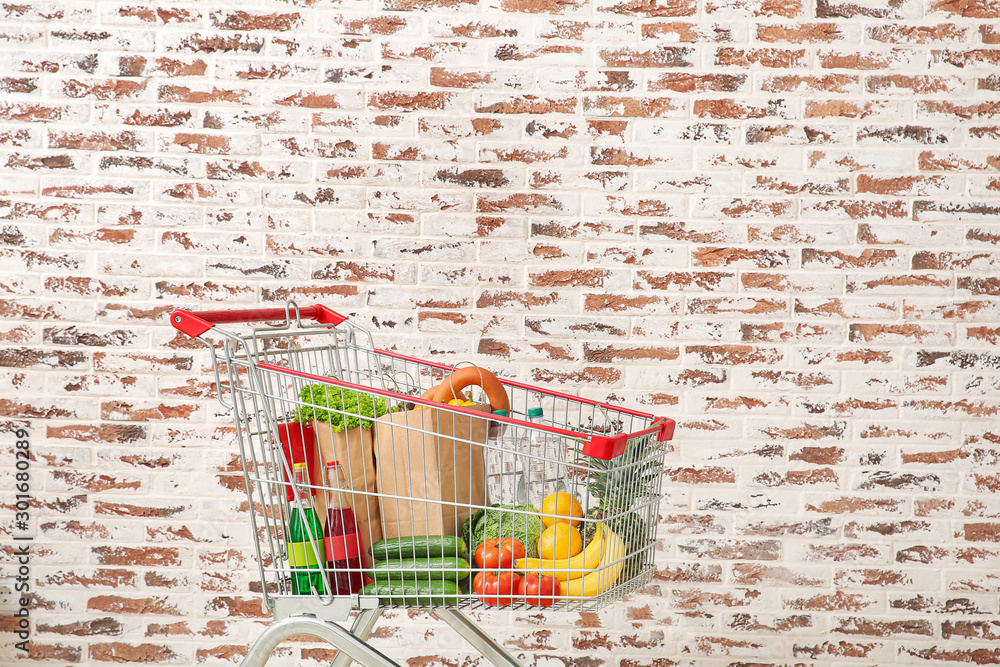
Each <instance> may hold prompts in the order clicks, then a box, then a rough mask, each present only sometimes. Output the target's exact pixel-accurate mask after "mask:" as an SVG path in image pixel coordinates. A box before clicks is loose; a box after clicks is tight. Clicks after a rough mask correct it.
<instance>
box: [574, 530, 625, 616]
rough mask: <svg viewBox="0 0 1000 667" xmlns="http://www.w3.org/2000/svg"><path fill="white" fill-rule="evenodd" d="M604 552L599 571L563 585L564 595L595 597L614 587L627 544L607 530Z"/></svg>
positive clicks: (598, 566) (605, 531) (598, 567)
mask: <svg viewBox="0 0 1000 667" xmlns="http://www.w3.org/2000/svg"><path fill="white" fill-rule="evenodd" d="M603 546H604V552H603V553H602V554H601V562H600V563H598V565H597V569H596V570H594V571H593V572H588V573H587V574H585V575H584V576H583V577H581V578H579V579H572V580H570V581H567V582H565V583H564V584H563V585H562V593H563V595H564V596H566V597H568V598H571V599H572V598H578V597H594V596H597V595H600V594H602V593H603V592H604V591H606V590H608V589H609V588H611V587H612V586H614V584H615V582H616V581H617V580H618V575H619V574H621V571H622V565H624V560H623V559H624V558H625V542H624V541H623V540H622V538H620V537H619V536H618V535H617V534H616V533H615V532H614V531H612V530H610V529H607V528H605V530H604V540H603Z"/></svg>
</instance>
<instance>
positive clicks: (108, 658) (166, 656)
mask: <svg viewBox="0 0 1000 667" xmlns="http://www.w3.org/2000/svg"><path fill="white" fill-rule="evenodd" d="M174 648H177V647H176V646H175V647H174ZM90 658H91V659H92V660H95V661H98V662H129V663H152V664H164V663H170V662H177V661H179V660H183V659H184V658H183V656H182V655H180V654H178V653H176V652H175V651H174V650H173V649H172V648H171V647H169V646H162V645H159V644H139V645H138V646H136V645H133V644H126V643H124V642H106V643H96V644H92V645H91V646H90Z"/></svg>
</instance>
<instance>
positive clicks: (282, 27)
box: [209, 11, 305, 32]
mask: <svg viewBox="0 0 1000 667" xmlns="http://www.w3.org/2000/svg"><path fill="white" fill-rule="evenodd" d="M209 19H210V21H211V24H212V27H214V28H219V29H220V30H244V31H253V30H267V31H270V32H284V31H287V30H293V29H295V28H301V27H302V26H303V25H304V23H305V22H304V21H303V19H302V16H301V15H300V14H299V13H298V12H294V13H289V14H266V13H263V12H245V11H231V12H222V11H216V12H212V13H211V14H209Z"/></svg>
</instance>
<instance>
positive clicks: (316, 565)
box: [287, 463, 329, 595]
mask: <svg viewBox="0 0 1000 667" xmlns="http://www.w3.org/2000/svg"><path fill="white" fill-rule="evenodd" d="M293 470H294V473H295V485H296V487H295V488H296V490H295V493H296V500H293V501H292V504H291V512H290V513H291V517H290V518H289V519H288V544H287V547H288V564H289V565H290V566H291V568H292V593H293V594H294V595H311V594H312V592H313V589H315V590H316V591H317V592H318V593H320V594H325V593H328V592H329V588H328V587H327V584H326V577H324V576H323V569H322V568H323V566H322V565H321V564H324V563H326V547H325V546H324V544H323V524H321V523H320V521H319V517H318V516H317V515H316V510H315V509H313V504H312V494H311V493H310V492H309V489H307V488H305V487H306V484H307V481H306V474H307V465H306V464H305V463H296V464H295V467H294V468H293ZM300 505H301V507H302V509H301V510H300V509H299V506H300Z"/></svg>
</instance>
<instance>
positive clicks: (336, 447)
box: [312, 421, 382, 565]
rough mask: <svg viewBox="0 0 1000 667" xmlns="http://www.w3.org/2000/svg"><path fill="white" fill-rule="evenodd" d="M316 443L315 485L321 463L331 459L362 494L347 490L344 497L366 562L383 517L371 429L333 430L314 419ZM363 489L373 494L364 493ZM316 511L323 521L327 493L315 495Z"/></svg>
mask: <svg viewBox="0 0 1000 667" xmlns="http://www.w3.org/2000/svg"><path fill="white" fill-rule="evenodd" d="M313 425H314V428H315V430H316V442H317V444H318V445H319V451H320V458H321V459H322V460H321V461H317V462H316V464H315V470H314V472H313V473H312V478H313V480H315V481H314V482H313V483H314V484H319V485H322V484H323V466H325V465H326V464H327V463H329V462H330V461H340V465H342V466H343V468H344V472H345V473H346V474H347V475H348V476H349V477H350V480H349V481H350V485H351V489H353V490H354V491H361V492H362V493H348V494H346V496H347V497H346V498H345V500H347V501H349V502H350V505H351V507H352V508H353V509H354V518H355V520H356V521H357V523H358V535H360V537H361V551H362V560H363V561H364V562H365V564H366V565H369V564H370V563H369V556H368V547H370V546H371V545H372V543H374V542H378V541H379V540H381V539H382V520H381V517H380V513H379V502H378V498H377V497H376V496H375V495H374V494H375V493H376V492H377V487H376V483H375V475H376V473H375V450H374V446H373V444H372V430H371V429H364V428H361V427H356V428H349V429H345V430H343V431H341V432H339V433H335V432H334V431H333V429H332V428H330V425H329V424H327V423H325V422H318V421H317V422H313ZM364 492H368V493H371V494H373V495H364ZM315 500H316V511H317V512H318V513H319V515H320V517H321V518H322V519H323V521H324V522H325V521H326V494H325V493H317V494H316V499H315Z"/></svg>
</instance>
